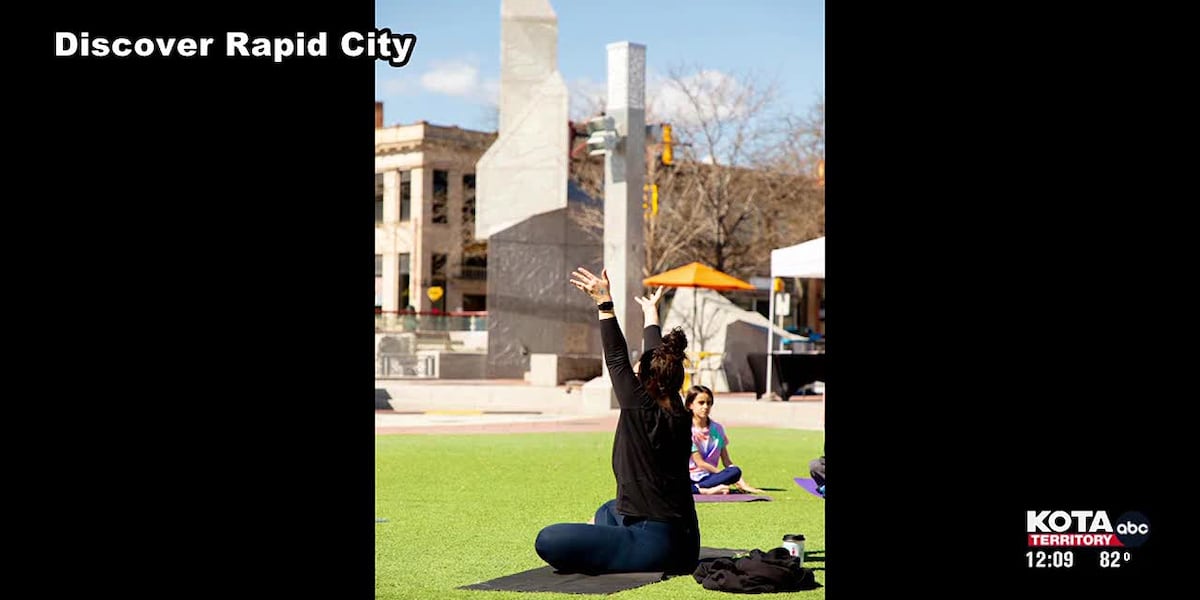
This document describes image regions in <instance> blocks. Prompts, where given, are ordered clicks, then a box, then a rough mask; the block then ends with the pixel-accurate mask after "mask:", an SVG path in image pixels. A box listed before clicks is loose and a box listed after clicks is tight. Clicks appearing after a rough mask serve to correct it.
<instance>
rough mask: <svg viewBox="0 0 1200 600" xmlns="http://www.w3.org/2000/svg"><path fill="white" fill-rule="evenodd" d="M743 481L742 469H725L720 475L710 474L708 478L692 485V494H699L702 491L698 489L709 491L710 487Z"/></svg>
mask: <svg viewBox="0 0 1200 600" xmlns="http://www.w3.org/2000/svg"><path fill="white" fill-rule="evenodd" d="M741 480H742V470H741V469H739V468H737V467H725V468H724V469H721V471H720V472H719V473H709V474H708V476H707V477H705V478H704V479H701V480H700V481H697V482H696V483H693V484H692V493H693V494H699V493H700V490H699V489H697V488H705V489H708V488H710V487H717V486H718V485H721V484H725V485H729V484H731V483H737V482H739V481H741Z"/></svg>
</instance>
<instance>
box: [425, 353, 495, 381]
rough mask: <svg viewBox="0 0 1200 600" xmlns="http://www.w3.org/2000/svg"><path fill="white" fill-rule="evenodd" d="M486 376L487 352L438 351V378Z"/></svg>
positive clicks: (475, 377) (476, 377) (478, 377)
mask: <svg viewBox="0 0 1200 600" xmlns="http://www.w3.org/2000/svg"><path fill="white" fill-rule="evenodd" d="M485 377H487V354H486V353H484V352H439V353H438V357H437V378H438V379H484V378H485Z"/></svg>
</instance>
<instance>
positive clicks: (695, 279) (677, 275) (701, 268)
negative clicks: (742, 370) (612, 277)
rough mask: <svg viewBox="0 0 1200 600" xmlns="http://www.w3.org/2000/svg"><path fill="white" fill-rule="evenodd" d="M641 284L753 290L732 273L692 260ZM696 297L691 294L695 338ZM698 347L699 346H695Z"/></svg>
mask: <svg viewBox="0 0 1200 600" xmlns="http://www.w3.org/2000/svg"><path fill="white" fill-rule="evenodd" d="M642 284H644V285H646V286H649V287H653V286H659V285H661V286H665V287H690V288H705V289H709V290H717V291H720V292H729V291H734V290H753V289H755V288H754V286H753V285H750V284H749V283H746V282H745V281H742V280H741V279H738V278H737V277H734V276H732V275H726V274H725V273H722V272H720V271H718V270H716V269H714V268H712V267H710V266H708V265H705V264H702V263H698V262H694V263H692V264H689V265H684V266H682V267H679V268H676V269H671V270H670V271H664V272H662V273H659V274H658V275H654V276H653V277H647V278H646V279H643V280H642ZM696 332H697V325H696V297H695V296H694V295H693V296H692V339H693V341H695V340H696ZM697 347H699V346H697Z"/></svg>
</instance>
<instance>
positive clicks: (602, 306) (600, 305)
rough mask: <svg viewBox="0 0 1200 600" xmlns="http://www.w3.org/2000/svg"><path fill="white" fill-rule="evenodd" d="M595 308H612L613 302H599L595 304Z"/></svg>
mask: <svg viewBox="0 0 1200 600" xmlns="http://www.w3.org/2000/svg"><path fill="white" fill-rule="evenodd" d="M596 309H597V310H612V309H613V302H612V300H609V301H608V302H601V303H600V304H597V305H596Z"/></svg>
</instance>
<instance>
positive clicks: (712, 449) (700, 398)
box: [684, 385, 762, 494]
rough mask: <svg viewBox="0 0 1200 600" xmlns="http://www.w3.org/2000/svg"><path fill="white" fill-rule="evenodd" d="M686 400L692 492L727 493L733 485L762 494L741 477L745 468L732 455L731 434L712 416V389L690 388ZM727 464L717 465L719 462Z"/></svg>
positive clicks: (744, 490)
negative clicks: (690, 420) (690, 417)
mask: <svg viewBox="0 0 1200 600" xmlns="http://www.w3.org/2000/svg"><path fill="white" fill-rule="evenodd" d="M684 404H685V405H686V406H687V408H688V409H689V410H691V411H692V458H691V460H690V461H689V464H688V468H689V469H691V474H692V493H693V494H728V493H729V492H730V490H731V486H736V487H737V488H738V489H740V490H741V491H743V492H747V493H751V494H761V493H762V490H760V489H757V488H754V487H752V486H751V485H750V484H749V483H746V480H745V479H744V478H743V477H742V470H741V469H740V468H738V467H736V466H734V464H733V461H732V460H730V459H729V435H728V434H726V433H725V428H724V427H722V426H721V424H720V423H718V422H716V421H713V420H712V419H710V418H709V413H711V412H712V406H713V392H712V390H711V389H709V388H707V387H705V386H703V385H694V386H692V388H691V389H690V390H688V393H687V398H686V399H685V400H684ZM718 462H720V463H722V464H724V465H725V468H724V469H720V468H717V463H718Z"/></svg>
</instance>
